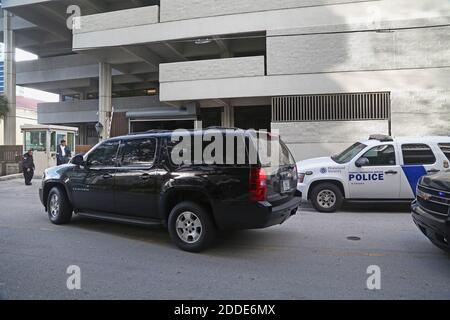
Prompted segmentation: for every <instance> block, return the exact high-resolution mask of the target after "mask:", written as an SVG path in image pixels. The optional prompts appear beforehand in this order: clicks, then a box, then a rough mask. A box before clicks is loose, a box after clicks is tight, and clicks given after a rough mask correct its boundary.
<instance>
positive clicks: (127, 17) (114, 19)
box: [75, 6, 159, 33]
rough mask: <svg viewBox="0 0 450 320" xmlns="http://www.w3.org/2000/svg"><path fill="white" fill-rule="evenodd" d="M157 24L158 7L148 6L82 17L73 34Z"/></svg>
mask: <svg viewBox="0 0 450 320" xmlns="http://www.w3.org/2000/svg"><path fill="white" fill-rule="evenodd" d="M158 22H159V7H158V6H148V7H140V8H135V9H127V10H120V11H112V12H106V13H99V14H95V15H91V16H82V17H81V18H80V20H79V26H80V29H78V30H76V31H75V32H77V33H79V32H90V31H93V30H96V31H99V30H105V29H115V28H117V29H118V28H123V27H132V26H138V25H144V24H149V23H158Z"/></svg>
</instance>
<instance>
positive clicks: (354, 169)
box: [297, 135, 450, 212]
mask: <svg viewBox="0 0 450 320" xmlns="http://www.w3.org/2000/svg"><path fill="white" fill-rule="evenodd" d="M449 161H450V137H420V138H419V137H416V138H413V137H411V138H391V137H389V136H385V135H373V136H371V137H370V138H369V140H367V141H361V142H356V143H355V144H354V145H352V146H351V147H349V148H348V149H346V150H344V151H343V152H341V153H340V154H337V155H334V156H332V157H325V158H315V159H309V160H305V161H300V162H298V163H297V170H298V176H299V179H298V190H299V191H300V192H301V193H302V197H303V200H311V203H312V205H313V206H314V208H315V209H316V210H318V211H321V212H334V211H336V210H338V209H339V208H340V207H341V205H342V203H343V202H344V200H349V201H373V200H376V201H378V200H396V201H402V200H412V199H414V197H415V193H416V186H417V182H418V180H419V178H420V177H422V176H424V175H427V174H434V173H437V172H439V171H443V170H446V169H448V168H449Z"/></svg>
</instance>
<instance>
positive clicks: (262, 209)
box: [213, 196, 302, 229]
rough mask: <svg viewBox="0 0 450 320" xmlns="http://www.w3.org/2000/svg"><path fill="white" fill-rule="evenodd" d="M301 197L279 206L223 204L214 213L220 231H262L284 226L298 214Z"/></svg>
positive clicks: (267, 204) (268, 204) (259, 203)
mask: <svg viewBox="0 0 450 320" xmlns="http://www.w3.org/2000/svg"><path fill="white" fill-rule="evenodd" d="M301 199H302V198H301V197H298V196H296V197H293V198H292V199H291V200H289V201H288V202H286V203H283V204H282V205H279V206H276V207H274V206H272V205H271V204H270V203H269V202H264V201H263V202H258V203H252V204H249V203H241V204H238V203H232V204H227V203H222V204H220V205H218V206H216V207H215V208H214V209H213V211H214V215H215V219H216V223H217V225H218V227H219V228H220V229H261V228H267V227H270V226H273V225H277V224H282V223H283V222H285V221H286V220H287V219H289V218H290V217H292V216H293V215H295V214H296V213H297V210H298V208H299V206H300V203H301V201H302V200H301Z"/></svg>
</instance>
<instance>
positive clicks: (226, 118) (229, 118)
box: [222, 105, 234, 127]
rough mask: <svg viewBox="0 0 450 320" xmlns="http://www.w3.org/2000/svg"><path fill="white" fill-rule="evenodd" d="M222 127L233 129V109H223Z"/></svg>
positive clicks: (228, 106)
mask: <svg viewBox="0 0 450 320" xmlns="http://www.w3.org/2000/svg"><path fill="white" fill-rule="evenodd" d="M222 126H223V127H234V107H233V106H230V105H226V106H224V107H223V113H222Z"/></svg>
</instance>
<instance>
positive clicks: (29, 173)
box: [22, 150, 35, 186]
mask: <svg viewBox="0 0 450 320" xmlns="http://www.w3.org/2000/svg"><path fill="white" fill-rule="evenodd" d="M34 168H35V167H34V161H33V150H28V152H27V153H25V154H24V155H23V159H22V170H23V177H24V178H25V184H26V185H27V186H31V180H32V179H33V175H34Z"/></svg>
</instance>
